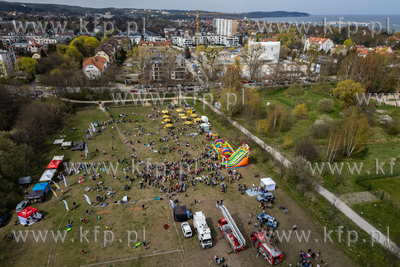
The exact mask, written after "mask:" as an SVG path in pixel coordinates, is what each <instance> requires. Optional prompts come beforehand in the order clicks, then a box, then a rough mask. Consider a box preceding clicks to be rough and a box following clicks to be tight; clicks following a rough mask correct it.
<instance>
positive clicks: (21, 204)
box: [15, 201, 28, 213]
mask: <svg viewBox="0 0 400 267" xmlns="http://www.w3.org/2000/svg"><path fill="white" fill-rule="evenodd" d="M26 206H28V201H21V202H19V203H18V205H17V207H16V208H15V212H16V213H18V212H21V211H22V210H24V209H25V208H26Z"/></svg>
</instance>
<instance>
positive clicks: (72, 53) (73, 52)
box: [57, 44, 83, 63]
mask: <svg viewBox="0 0 400 267" xmlns="http://www.w3.org/2000/svg"><path fill="white" fill-rule="evenodd" d="M57 52H58V53H60V54H63V55H66V56H67V57H68V58H69V59H70V60H74V61H76V62H79V63H82V61H83V55H82V54H81V53H80V52H79V51H78V49H77V48H76V47H72V46H68V45H63V44H59V45H57Z"/></svg>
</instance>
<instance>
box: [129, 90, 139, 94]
mask: <svg viewBox="0 0 400 267" xmlns="http://www.w3.org/2000/svg"><path fill="white" fill-rule="evenodd" d="M129 92H131V93H136V92H137V91H136V90H133V89H131V90H129Z"/></svg>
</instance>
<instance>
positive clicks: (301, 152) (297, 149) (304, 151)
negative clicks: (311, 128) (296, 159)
mask: <svg viewBox="0 0 400 267" xmlns="http://www.w3.org/2000/svg"><path fill="white" fill-rule="evenodd" d="M294 154H295V155H296V156H302V157H304V158H305V159H306V160H308V161H312V160H314V159H316V158H318V150H317V146H316V144H315V141H314V139H312V138H311V137H309V136H305V137H303V138H302V139H300V140H299V141H297V143H296V145H295V146H294Z"/></svg>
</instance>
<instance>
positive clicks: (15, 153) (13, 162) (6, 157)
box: [0, 144, 37, 182]
mask: <svg viewBox="0 0 400 267" xmlns="http://www.w3.org/2000/svg"><path fill="white" fill-rule="evenodd" d="M36 159H37V156H36V154H35V152H34V151H33V149H32V147H30V146H29V145H27V144H21V145H18V146H15V147H13V148H11V149H10V150H9V151H8V152H5V153H3V154H2V156H1V157H0V166H1V175H2V176H3V177H4V178H5V179H7V180H8V181H10V182H17V181H18V178H20V177H23V176H27V175H29V174H30V173H31V171H32V169H34V168H35V166H36V165H35V163H36Z"/></svg>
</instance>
